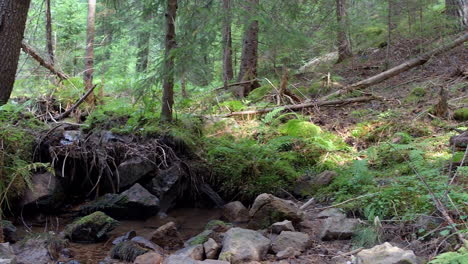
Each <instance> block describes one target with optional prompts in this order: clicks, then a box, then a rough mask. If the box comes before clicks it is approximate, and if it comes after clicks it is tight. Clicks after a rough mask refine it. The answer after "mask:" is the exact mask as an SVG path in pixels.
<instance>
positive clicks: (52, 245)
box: [14, 233, 67, 264]
mask: <svg viewBox="0 0 468 264" xmlns="http://www.w3.org/2000/svg"><path fill="white" fill-rule="evenodd" d="M66 245H67V242H66V241H65V240H63V239H61V238H59V237H57V236H55V235H54V234H51V233H50V234H49V233H44V234H40V235H37V236H35V237H32V238H25V239H24V240H22V241H20V242H18V243H17V244H16V245H15V248H14V250H15V254H16V263H17V264H31V263H34V264H49V263H55V262H54V261H57V260H58V258H59V257H60V252H61V251H62V249H63V248H64V247H65V246H66Z"/></svg>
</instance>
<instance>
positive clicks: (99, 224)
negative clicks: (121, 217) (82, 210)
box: [64, 212, 119, 243]
mask: <svg viewBox="0 0 468 264" xmlns="http://www.w3.org/2000/svg"><path fill="white" fill-rule="evenodd" d="M117 225H119V222H118V221H116V220H114V219H113V218H111V217H109V216H107V215H106V214H104V213H103V212H94V213H92V214H90V215H87V216H84V217H82V218H80V219H78V220H76V221H74V222H73V223H71V224H69V225H67V226H66V227H65V230H64V234H65V237H66V238H68V239H70V240H71V241H73V242H85V243H88V242H98V241H102V240H104V239H105V238H106V236H107V233H108V232H110V231H112V230H113V229H114V228H115V227H117Z"/></svg>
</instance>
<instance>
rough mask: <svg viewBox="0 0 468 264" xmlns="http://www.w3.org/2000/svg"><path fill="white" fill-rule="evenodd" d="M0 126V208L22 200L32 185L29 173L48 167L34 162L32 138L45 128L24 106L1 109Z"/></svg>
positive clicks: (12, 105)
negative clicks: (13, 201)
mask: <svg viewBox="0 0 468 264" xmlns="http://www.w3.org/2000/svg"><path fill="white" fill-rule="evenodd" d="M0 127H1V128H2V129H0V203H2V204H1V206H3V205H5V204H6V205H8V202H9V201H10V200H11V199H16V198H19V197H21V195H22V194H23V192H24V191H25V190H26V189H27V188H28V186H29V187H30V186H31V179H30V176H31V173H32V172H34V171H36V170H39V169H43V168H48V164H43V163H33V160H32V152H33V145H34V141H35V136H34V135H35V132H37V131H40V130H42V129H44V125H43V123H41V122H39V121H37V119H35V118H34V117H33V115H32V114H30V113H29V112H28V110H27V108H26V106H18V105H14V104H7V105H4V106H1V107H0Z"/></svg>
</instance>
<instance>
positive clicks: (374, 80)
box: [320, 33, 468, 101]
mask: <svg viewBox="0 0 468 264" xmlns="http://www.w3.org/2000/svg"><path fill="white" fill-rule="evenodd" d="M466 41H468V33H464V34H463V35H461V36H460V37H458V38H457V39H455V40H454V41H452V42H450V43H447V44H445V45H443V46H440V47H438V48H436V49H434V50H432V51H429V52H426V53H424V54H422V55H419V56H417V57H416V58H414V59H411V60H408V61H406V62H404V63H402V64H400V65H398V66H396V67H393V68H391V69H389V70H387V71H384V72H382V73H380V74H377V75H375V76H372V77H370V78H367V79H365V80H362V81H360V82H357V83H354V84H351V85H349V86H347V87H346V88H345V89H342V90H338V91H336V92H334V93H331V94H329V95H326V96H324V97H322V98H320V100H321V101H323V100H328V99H330V98H332V97H335V96H339V95H342V94H345V93H348V92H350V91H354V90H361V89H364V88H367V87H369V86H372V85H375V84H378V83H381V82H383V81H385V80H387V79H390V78H392V77H394V76H396V75H398V74H400V73H402V72H405V71H407V70H410V69H412V68H414V67H416V66H419V65H423V64H425V63H426V62H428V61H429V59H431V58H432V57H433V56H437V55H439V54H442V53H444V52H446V51H449V50H451V49H453V48H455V47H457V46H460V45H462V44H463V43H465V42H466Z"/></svg>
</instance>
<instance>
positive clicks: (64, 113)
mask: <svg viewBox="0 0 468 264" xmlns="http://www.w3.org/2000/svg"><path fill="white" fill-rule="evenodd" d="M96 86H97V84H95V85H94V86H93V87H92V88H91V89H89V90H88V91H86V93H85V94H84V95H83V96H82V97H81V98H80V99H79V100H78V101H77V102H76V103H75V104H74V105H72V106H71V107H70V108H69V109H68V110H67V111H65V112H63V113H62V114H60V115H58V116H56V117H50V118H49V119H48V121H51V120H53V121H59V120H62V119H64V118H67V117H68V116H69V115H70V114H71V113H72V112H73V111H74V110H75V109H76V108H77V107H78V106H80V104H81V103H83V102H84V100H85V99H86V98H87V97H88V96H89V95H90V94H91V93H92V92H93V91H94V88H96Z"/></svg>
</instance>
